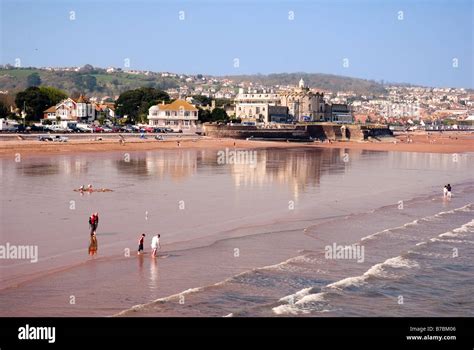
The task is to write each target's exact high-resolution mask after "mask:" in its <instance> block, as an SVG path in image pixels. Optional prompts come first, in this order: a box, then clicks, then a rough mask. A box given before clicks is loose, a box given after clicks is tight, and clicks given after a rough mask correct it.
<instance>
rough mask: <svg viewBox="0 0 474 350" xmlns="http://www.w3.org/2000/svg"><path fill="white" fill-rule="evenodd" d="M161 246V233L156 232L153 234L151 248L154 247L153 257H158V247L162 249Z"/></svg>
mask: <svg viewBox="0 0 474 350" xmlns="http://www.w3.org/2000/svg"><path fill="white" fill-rule="evenodd" d="M160 248H161V246H160V235H159V234H156V235H154V236H153V239H152V240H151V249H153V252H152V254H151V256H152V257H153V258H156V255H157V252H158V249H160Z"/></svg>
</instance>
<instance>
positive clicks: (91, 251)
mask: <svg viewBox="0 0 474 350" xmlns="http://www.w3.org/2000/svg"><path fill="white" fill-rule="evenodd" d="M97 247H98V244H97V236H96V235H95V233H93V234H91V239H90V243H89V255H90V256H94V255H95V254H97Z"/></svg>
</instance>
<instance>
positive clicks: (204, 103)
mask: <svg viewBox="0 0 474 350" xmlns="http://www.w3.org/2000/svg"><path fill="white" fill-rule="evenodd" d="M192 97H193V99H194V100H196V101H198V102H199V103H200V104H201V105H202V106H210V105H211V103H212V99H211V98H210V97H207V96H204V95H193V96H192Z"/></svg>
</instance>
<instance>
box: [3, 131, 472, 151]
mask: <svg viewBox="0 0 474 350" xmlns="http://www.w3.org/2000/svg"><path fill="white" fill-rule="evenodd" d="M97 137H100V136H94V137H91V138H90V139H81V140H77V139H71V140H69V141H68V142H64V143H62V142H44V141H32V140H19V139H11V140H8V141H4V140H1V141H0V156H11V155H15V154H16V153H20V154H22V155H25V156H28V155H33V154H63V153H71V152H102V151H104V152H106V151H127V152H128V151H147V150H150V151H151V150H160V149H177V148H178V147H179V148H181V149H199V148H202V149H222V148H226V147H229V148H230V147H237V148H245V149H249V148H256V149H261V148H269V147H271V148H301V147H315V148H345V149H354V150H372V151H390V152H422V153H462V152H474V133H473V132H461V131H459V132H449V133H439V132H436V133H434V132H432V133H428V132H416V133H409V134H405V133H401V134H398V135H396V137H395V138H393V139H392V138H390V140H384V141H383V142H378V141H372V142H349V141H344V142H343V141H339V142H337V141H336V142H332V143H325V142H323V143H320V142H314V143H313V142H311V143H309V142H301V143H295V142H275V141H253V140H234V139H225V138H222V139H213V138H208V137H198V136H196V137H188V138H180V137H177V136H172V137H168V138H167V139H165V140H164V141H157V140H154V139H153V138H152V137H151V136H149V137H148V138H147V139H144V140H142V139H140V138H139V137H138V136H137V135H135V136H129V135H125V139H126V142H125V144H120V143H119V139H120V138H119V136H118V135H117V136H116V138H112V139H108V138H103V139H102V140H98V141H96V140H95V139H96V138H97ZM407 137H409V138H410V139H411V142H407ZM178 141H179V142H180V145H179V146H178V144H177V142H178ZM395 142H396V143H395Z"/></svg>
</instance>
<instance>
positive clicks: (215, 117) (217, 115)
mask: <svg viewBox="0 0 474 350" xmlns="http://www.w3.org/2000/svg"><path fill="white" fill-rule="evenodd" d="M211 119H212V121H215V122H217V121H224V122H226V121H228V120H229V116H228V115H227V113H226V111H225V110H223V109H222V108H214V109H213V110H212V112H211Z"/></svg>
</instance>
